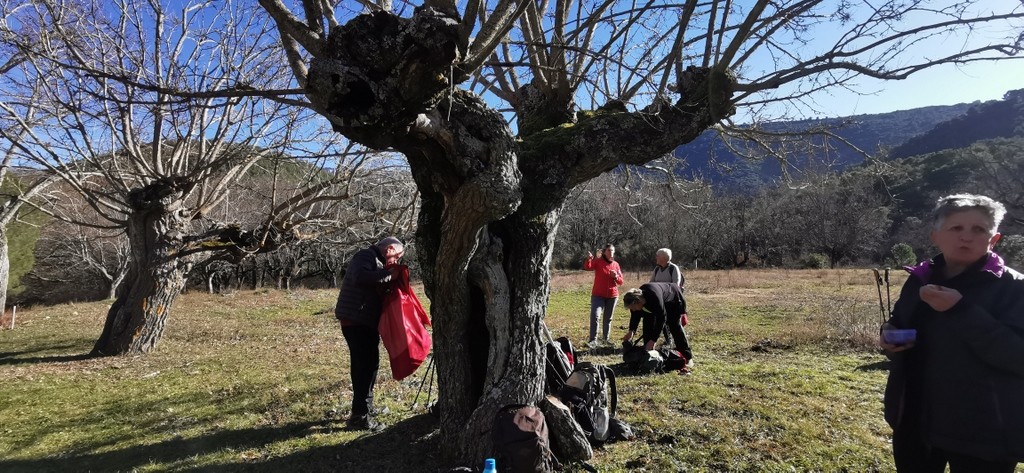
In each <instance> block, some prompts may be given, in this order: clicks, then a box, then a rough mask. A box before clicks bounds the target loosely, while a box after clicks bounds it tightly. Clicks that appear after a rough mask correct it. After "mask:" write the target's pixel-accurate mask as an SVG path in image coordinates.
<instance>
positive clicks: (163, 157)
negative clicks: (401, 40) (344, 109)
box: [0, 0, 413, 355]
mask: <svg viewBox="0 0 1024 473" xmlns="http://www.w3.org/2000/svg"><path fill="white" fill-rule="evenodd" d="M165 4H166V2H152V1H145V0H138V1H135V0H125V1H120V2H115V3H113V4H111V3H110V2H106V1H100V0H75V1H60V0H30V1H23V2H16V3H10V2H4V4H3V5H2V6H3V7H4V8H3V11H5V12H10V14H9V15H8V16H7V18H6V19H7V21H5V22H3V23H2V24H0V33H2V34H0V38H2V39H3V41H4V44H3V47H4V48H8V49H10V50H12V51H15V52H16V53H17V54H18V55H20V56H19V57H22V58H23V60H22V61H21V62H20V63H19V66H18V72H17V73H16V74H8V75H7V77H5V78H8V79H11V80H7V81H6V82H5V83H4V84H3V85H4V87H0V102H2V104H3V107H2V109H3V110H4V111H5V115H4V117H3V118H4V119H5V120H6V121H7V122H9V123H12V124H13V126H12V127H11V128H5V129H4V130H3V137H4V138H5V139H6V140H7V141H8V142H9V143H11V146H12V147H13V149H14V150H15V155H16V158H15V159H16V160H17V162H18V163H24V164H25V165H28V166H33V167H36V168H39V169H45V170H46V171H48V172H49V173H50V174H51V175H54V176H57V177H58V178H59V179H61V180H62V181H63V182H64V184H65V185H66V186H68V187H70V188H71V189H74V190H75V191H76V192H77V194H78V195H79V196H80V197H81V198H82V199H83V201H84V202H85V203H87V204H88V205H89V206H90V207H92V209H93V210H94V211H95V212H96V213H98V214H99V215H100V217H101V218H102V219H104V220H105V224H106V225H107V226H109V227H112V228H120V229H123V230H124V232H125V234H126V235H127V238H128V241H129V248H130V250H131V252H130V255H129V272H128V276H127V278H126V279H125V280H124V283H123V284H122V285H121V287H120V288H119V289H118V291H117V297H116V299H115V301H114V302H113V304H112V305H111V307H110V309H109V311H108V314H107V319H106V323H105V326H104V330H103V333H102V334H101V335H100V338H99V340H97V342H96V345H95V347H94V348H93V353H94V354H97V355H112V354H125V353H145V352H148V351H150V350H151V349H153V347H154V346H155V345H156V344H157V342H158V341H159V340H160V338H161V336H162V334H163V329H164V326H165V323H166V321H167V319H168V316H169V314H170V313H171V308H172V304H173V302H174V300H175V298H176V297H177V295H178V294H179V293H180V292H181V290H182V289H183V287H184V285H185V281H186V277H187V274H188V272H189V270H190V269H191V268H192V267H193V265H194V264H196V263H197V262H200V261H202V260H205V259H207V258H209V257H210V255H211V253H213V254H215V255H216V256H215V257H227V258H232V259H236V260H237V259H240V258H244V257H246V256H247V255H251V254H254V253H258V252H263V251H271V250H273V249H274V248H276V247H277V246H278V245H280V244H281V242H283V241H288V240H291V239H297V238H302V237H303V235H305V234H306V231H307V230H306V229H307V227H308V226H310V225H313V224H316V223H317V222H319V220H318V218H317V217H318V215H319V214H320V212H321V210H323V209H324V208H329V207H330V205H329V204H327V203H328V202H331V201H339V200H345V199H350V198H352V196H353V195H357V194H358V192H359V191H357V190H355V188H354V187H353V186H351V183H352V182H355V181H357V180H360V179H362V178H363V177H365V176H367V175H372V174H375V173H377V172H381V171H382V170H386V169H388V168H391V167H394V164H393V160H392V159H390V158H388V157H387V156H383V155H380V154H367V153H362V152H349V151H351V150H350V149H349V148H348V147H347V146H345V145H344V144H339V143H338V142H337V140H330V141H325V140H322V139H321V138H322V137H324V136H327V135H329V134H330V132H329V131H327V130H324V129H320V127H322V125H323V121H322V120H320V119H319V117H317V116H316V115H315V114H314V113H313V112H311V111H310V110H308V109H307V108H305V107H302V106H296V104H295V103H294V101H291V100H288V99H276V100H259V99H258V98H257V96H266V97H272V98H276V97H278V96H279V95H280V94H281V93H282V90H283V93H287V92H289V89H288V88H287V87H288V86H289V82H290V81H291V80H292V79H291V74H290V72H289V70H288V66H287V61H286V60H285V58H284V53H283V51H282V50H281V48H279V47H276V45H277V43H278V39H277V36H276V32H275V29H274V28H273V25H272V24H271V22H270V21H269V19H268V18H267V17H266V16H265V15H259V14H256V13H257V12H258V7H257V6H256V5H255V4H249V8H248V9H245V8H240V6H239V5H237V4H236V3H235V2H231V1H224V2H208V1H199V2H184V3H180V4H178V5H176V6H169V5H165ZM11 5H16V8H13V9H8V8H7V7H8V6H11ZM23 78H25V79H34V78H43V79H45V80H43V81H42V82H41V85H40V88H39V93H38V94H36V95H35V97H36V100H35V101H34V102H32V103H31V105H33V106H36V107H39V108H40V109H42V111H43V116H45V117H46V118H47V119H46V120H44V121H42V122H26V121H24V120H19V117H20V116H22V115H23V113H22V110H23V109H24V107H26V106H27V105H26V104H25V103H23V102H21V101H17V100H15V99H17V98H18V97H20V96H22V95H25V94H24V93H22V92H21V91H22V89H23V88H24V87H23V86H22V85H21V83H22V82H25V83H37V82H32V81H30V80H22V79H23ZM211 91H213V92H211ZM318 124H319V125H320V126H318ZM356 151H358V150H356ZM296 159H297V160H300V161H302V162H303V163H304V164H303V165H300V166H285V167H290V168H293V169H295V168H297V169H298V175H297V176H293V177H292V178H291V179H289V180H288V182H289V183H294V182H299V183H301V185H289V187H288V191H287V192H284V190H283V188H281V187H280V186H276V185H275V186H274V187H273V189H272V190H273V192H270V193H268V196H269V197H268V199H267V200H266V201H265V202H264V203H263V204H264V205H263V211H262V212H260V213H258V215H259V219H258V224H256V225H250V226H243V225H242V223H243V222H241V221H240V217H241V216H240V215H238V214H233V213H231V212H219V211H218V210H219V209H223V208H224V206H225V205H226V203H227V202H228V201H229V200H230V199H229V198H230V196H231V195H232V184H233V183H235V182H237V181H238V180H239V179H240V178H241V177H243V176H247V175H249V174H250V173H252V172H255V171H256V170H257V168H258V166H259V165H260V163H266V162H275V161H277V162H282V161H289V162H290V161H293V160H296ZM275 168H276V169H279V170H280V169H281V167H280V166H278V167H275ZM268 180H270V181H272V182H274V183H275V184H276V183H280V182H284V181H282V180H280V179H276V178H275V177H274V176H270V178H269V179H268ZM377 184H379V183H377ZM412 199H413V196H412V193H409V194H408V200H412ZM407 206H408V204H404V205H402V206H400V207H399V210H401V209H404V208H406V207H407ZM249 215H251V214H249Z"/></svg>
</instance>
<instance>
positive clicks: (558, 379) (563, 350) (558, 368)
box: [544, 337, 578, 395]
mask: <svg viewBox="0 0 1024 473" xmlns="http://www.w3.org/2000/svg"><path fill="white" fill-rule="evenodd" d="M577 359H578V358H577V357H576V350H575V349H574V348H573V347H572V343H570V342H569V339H568V338H565V337H558V338H556V339H555V340H554V341H552V342H551V343H548V344H547V345H545V347H544V392H546V393H548V394H556V395H557V394H558V391H560V390H561V389H562V386H565V380H567V379H569V375H570V374H572V369H573V366H574V365H575V364H576V360H577Z"/></svg>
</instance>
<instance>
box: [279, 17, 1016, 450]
mask: <svg viewBox="0 0 1024 473" xmlns="http://www.w3.org/2000/svg"><path fill="white" fill-rule="evenodd" d="M971 3H972V2H960V3H955V4H951V3H944V4H942V5H939V6H933V5H931V4H925V3H924V2H895V1H893V2H883V4H882V5H875V6H874V7H873V8H858V7H856V6H855V5H854V4H852V3H848V2H840V3H838V4H837V3H834V2H823V1H810V0H793V1H783V2H769V1H758V2H754V3H753V4H750V3H742V4H741V2H732V1H730V0H724V1H719V0H713V1H705V2H698V1H696V0H688V1H685V2H679V3H668V2H657V1H651V2H646V3H644V4H637V3H631V2H614V1H599V2H570V1H557V2H551V3H548V2H541V3H538V2H529V1H523V2H506V1H498V2H490V3H489V2H482V1H470V2H468V3H466V4H465V5H464V6H463V7H461V8H460V6H459V4H457V3H456V2H452V1H436V0H430V1H426V2H423V3H422V4H420V5H416V6H415V8H411V7H413V6H414V5H410V4H407V3H392V2H384V1H381V2H369V1H367V2H363V3H362V6H363V7H364V8H365V10H366V11H367V12H369V13H367V14H363V15H356V14H357V13H360V12H356V11H352V10H347V9H342V8H341V7H340V6H339V9H332V5H333V3H332V2H324V1H321V0H304V1H303V2H302V6H303V12H302V13H303V16H301V17H300V16H298V15H296V14H295V13H293V12H291V11H290V10H289V9H288V8H287V7H286V6H285V4H284V3H283V2H281V1H280V0H260V4H261V5H263V7H264V8H265V9H266V10H267V12H268V13H269V14H270V15H271V16H272V17H273V18H274V20H275V21H276V23H277V27H278V29H279V30H280V32H281V36H282V44H283V45H284V47H285V49H286V51H287V52H288V57H289V60H290V64H291V66H292V70H293V72H294V73H295V76H296V79H297V81H298V84H299V85H300V86H301V87H303V88H304V89H305V92H306V95H307V97H308V98H309V99H310V101H311V102H312V104H313V107H314V108H315V109H316V110H317V111H318V112H320V113H321V114H323V115H324V116H326V117H327V118H328V119H329V120H330V121H331V123H332V124H333V126H334V129H335V130H337V131H338V132H339V133H341V134H343V135H345V136H346V137H348V138H349V139H352V140H354V141H357V142H360V143H363V144H366V145H367V146H369V147H371V148H375V149H390V150H396V151H399V152H401V153H402V154H404V155H405V156H406V158H407V159H408V160H409V163H410V166H411V168H412V172H413V176H414V178H415V179H416V183H417V186H418V187H419V190H420V194H421V196H422V199H423V207H422V210H421V213H420V220H419V223H420V225H419V227H418V230H417V243H418V248H419V250H421V252H420V259H421V263H422V267H423V269H424V281H425V284H426V288H427V291H428V294H429V295H430V296H431V298H432V304H431V307H432V314H433V318H434V327H435V330H436V333H437V334H438V336H437V338H436V345H435V353H436V355H437V358H436V359H437V363H438V373H439V387H440V393H441V395H440V400H439V402H440V407H441V416H442V421H441V422H442V425H441V432H442V438H443V441H442V445H445V446H447V447H449V452H448V453H450V454H452V455H453V458H456V459H458V460H461V461H464V462H470V461H475V460H478V459H479V458H480V457H481V456H482V455H483V454H484V452H486V451H487V450H488V449H489V445H487V442H486V440H485V441H483V442H481V441H480V439H486V438H487V436H486V435H484V434H485V432H486V431H487V430H488V429H490V421H491V419H492V417H493V413H494V412H495V410H496V409H497V408H499V407H500V406H502V405H505V404H513V403H527V402H531V401H535V400H537V399H539V398H540V396H541V393H542V386H541V384H542V379H543V376H542V368H543V363H542V358H541V349H540V348H541V337H540V335H539V334H540V332H541V325H542V324H543V318H544V312H545V306H546V303H547V298H548V281H549V273H548V262H549V260H550V258H551V248H552V241H553V235H554V232H555V231H556V229H557V227H558V222H559V211H560V208H561V207H562V204H563V202H565V200H566V198H567V197H568V196H569V194H570V191H571V189H573V188H574V187H575V186H577V185H579V184H581V183H584V182H587V181H588V180H590V179H592V178H594V177H596V176H598V175H600V174H601V173H603V172H606V171H608V170H611V169H614V168H615V167H617V166H618V165H620V164H624V163H628V164H641V163H645V162H648V161H650V160H652V159H654V158H656V157H659V156H662V155H664V154H666V153H668V152H669V151H671V150H672V149H674V148H675V147H677V146H679V145H680V144H683V143H687V142H689V141H691V140H693V139H695V138H696V137H697V136H698V135H699V134H700V133H701V132H703V131H705V130H707V129H709V128H711V127H714V126H716V124H718V123H722V122H725V123H728V120H729V117H730V116H731V115H733V114H734V113H735V110H736V107H739V106H743V107H746V109H747V110H756V109H758V108H762V107H766V106H768V105H770V104H773V103H776V102H787V103H796V104H800V103H801V102H803V101H806V100H807V99H808V98H809V97H810V95H809V94H811V93H813V92H815V91H819V90H823V89H826V88H829V87H836V86H839V87H844V86H850V85H851V84H852V82H853V80H855V79H856V78H858V77H863V76H869V77H876V78H881V79H900V78H903V77H906V76H908V75H910V74H912V73H914V72H916V71H918V70H921V69H924V68H927V67H931V66H933V65H936V64H942V63H950V62H957V63H967V62H972V61H982V60H994V59H997V58H1004V57H1007V55H1010V54H1013V53H1015V52H1017V51H1019V50H1020V49H1021V45H1020V41H1019V38H1018V36H1017V34H1018V32H1019V27H1020V18H1021V16H1022V14H1024V13H1022V12H1021V8H1020V6H1016V7H1014V6H1013V5H1010V6H1003V7H1002V10H1003V11H1001V12H998V13H982V14H978V13H977V12H976V11H975V10H973V9H971V8H970V7H971ZM1014 8H1016V9H1015V10H1014ZM911 22H913V23H912V24H911ZM990 24H995V25H1000V26H1004V27H1005V26H1010V27H1011V28H1013V29H1014V31H1013V32H1012V34H1011V35H1009V37H995V38H984V39H983V40H981V41H980V42H977V41H975V39H974V38H973V36H972V37H971V38H970V40H969V41H965V44H969V45H970V46H968V47H966V48H964V49H963V50H959V51H955V52H953V53H950V54H939V55H935V54H932V55H929V56H922V55H915V54H914V51H913V50H914V48H917V47H918V46H925V47H927V42H928V41H929V38H936V37H940V36H942V35H947V34H957V35H968V36H970V35H972V34H974V33H977V32H980V31H982V30H985V31H990V30H987V29H986V28H985V26H986V25H990ZM826 32H827V33H828V35H827V36H826V35H825V33H826ZM814 37H816V41H814V42H811V38H814ZM758 66H760V67H758ZM466 89H469V90H474V91H476V92H478V93H479V94H483V95H484V96H486V97H487V100H484V99H483V98H481V95H478V94H474V93H471V92H470V91H468V90H466ZM492 104H493V105H492ZM503 112H507V113H509V114H510V115H511V116H512V117H513V118H514V120H515V124H516V132H513V131H512V129H511V128H510V127H509V126H508V125H507V124H506V121H505V115H503V114H502V113H503ZM513 295H514V296H513ZM481 309H483V310H481ZM481 339H484V340H486V343H479V340H481ZM485 356H486V357H487V360H488V361H487V363H486V364H484V363H476V362H474V361H473V360H479V359H481V358H483V357H485Z"/></svg>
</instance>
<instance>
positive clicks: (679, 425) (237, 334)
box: [0, 270, 892, 472]
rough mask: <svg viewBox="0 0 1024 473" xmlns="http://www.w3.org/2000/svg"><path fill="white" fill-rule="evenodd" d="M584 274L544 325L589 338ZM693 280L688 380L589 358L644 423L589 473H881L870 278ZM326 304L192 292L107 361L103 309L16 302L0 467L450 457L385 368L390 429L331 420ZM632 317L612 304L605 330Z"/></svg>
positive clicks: (342, 404)
mask: <svg viewBox="0 0 1024 473" xmlns="http://www.w3.org/2000/svg"><path fill="white" fill-rule="evenodd" d="M590 277H592V275H591V274H589V273H560V274H559V275H557V277H556V279H555V281H554V282H553V292H552V295H551V302H550V306H549V317H548V324H549V326H550V328H551V330H552V332H554V333H555V334H556V336H557V335H567V336H569V337H570V338H571V339H572V340H573V341H574V342H576V343H578V344H582V342H584V341H585V340H586V335H587V333H586V332H587V330H588V324H589V322H588V316H587V311H588V308H589V300H590V297H589V289H590V285H589V279H588V278H590ZM687 281H688V288H687V295H688V303H689V314H690V320H691V325H690V326H689V327H688V332H689V333H690V335H691V341H692V345H693V347H694V353H695V358H696V362H697V365H696V370H695V374H694V375H693V376H689V377H684V376H679V375H676V374H664V375H647V376H631V375H629V374H628V373H626V372H625V371H624V370H623V367H621V366H619V361H620V359H619V356H618V355H614V354H609V355H602V356H593V357H590V356H588V355H586V354H584V357H586V358H588V359H591V360H594V361H597V362H600V363H605V364H609V365H611V366H613V368H614V369H616V371H617V372H618V373H619V374H620V376H619V391H620V392H619V399H620V417H621V418H622V419H624V420H625V421H626V422H627V423H629V424H630V425H631V426H632V427H633V429H634V431H635V432H636V433H637V434H638V438H637V439H636V440H634V441H629V442H617V443H610V444H607V445H605V446H604V447H603V448H600V449H597V450H596V452H595V457H594V459H593V460H592V462H591V463H592V464H593V465H594V466H596V467H597V468H598V469H599V470H600V471H613V472H615V471H751V472H755V471H756V472H773V471H851V472H853V471H856V472H861V471H891V470H892V464H891V458H890V453H889V443H888V437H889V434H890V432H889V429H888V427H887V426H886V425H885V423H884V422H883V420H882V414H881V398H882V389H883V385H884V380H885V375H886V372H885V371H884V369H879V367H881V366H883V363H882V362H883V360H884V358H883V357H882V356H881V355H878V354H877V353H876V352H875V351H874V349H873V348H872V347H871V346H870V343H869V342H870V341H869V340H868V339H870V336H868V335H865V333H868V334H872V333H873V332H874V330H875V328H876V327H877V325H876V324H877V317H878V305H877V304H878V302H877V295H876V293H875V292H874V291H875V289H874V286H873V285H872V282H871V278H870V276H869V272H868V271H863V270H861V271H852V270H846V271H818V270H814V271H719V272H708V271H702V272H690V273H688V274H687ZM639 283H640V281H639V280H638V279H633V280H630V281H627V284H626V287H627V288H628V287H631V286H636V285H639ZM335 297H336V294H335V293H334V292H333V291H306V290H299V291H295V292H293V293H284V292H279V291H265V290H264V291H258V292H253V291H242V292H238V293H236V294H233V295H228V296H221V295H207V294H201V293H190V294H186V295H184V296H182V297H181V298H180V299H179V301H178V303H177V304H176V306H175V307H174V312H173V315H172V318H171V319H170V321H169V322H168V327H167V329H166V332H165V336H164V338H163V340H162V341H161V343H160V345H159V346H158V347H157V350H156V351H155V352H154V353H152V354H150V355H147V356H142V357H115V358H101V359H85V358H83V357H81V356H80V355H81V354H83V353H87V352H88V351H89V350H90V348H91V347H92V343H93V342H94V341H95V339H96V338H97V337H98V336H99V332H100V331H101V329H102V325H103V317H104V314H105V310H106V305H105V304H103V303H89V304H74V305H71V304H68V305H59V306H48V307H35V308H19V311H18V319H17V320H18V322H19V326H18V327H17V328H16V329H15V330H13V331H12V330H4V331H2V332H0V346H2V347H3V348H2V349H0V375H2V376H3V379H4V382H3V383H2V384H0V436H2V438H3V441H0V470H2V471H5V472H20V471H24V472H39V471H90V470H91V471H133V470H135V471H196V470H200V471H201V470H210V471H214V470H215V471H225V470H227V471H374V472H376V471H438V470H439V469H441V468H443V467H444V465H442V464H441V462H440V459H439V458H438V454H437V452H438V450H439V446H438V444H437V437H436V432H435V423H434V422H433V420H432V418H431V417H430V416H428V415H427V414H426V413H425V409H424V407H423V405H424V401H425V394H426V393H425V392H424V393H421V396H420V399H419V404H418V405H416V406H413V405H412V404H413V399H414V397H415V395H416V393H417V390H418V389H419V388H420V386H421V384H420V383H421V381H422V374H423V370H421V371H420V372H418V373H417V374H416V375H414V376H413V377H410V378H407V379H406V380H404V381H402V382H396V381H394V380H392V379H390V376H389V374H390V373H389V371H388V367H387V362H386V361H383V362H382V370H381V377H380V381H379V383H378V388H377V399H378V402H379V403H380V404H382V405H384V406H387V407H388V408H389V409H390V413H387V414H384V415H383V416H382V420H383V421H384V423H385V424H386V425H387V429H386V430H384V431H383V432H381V433H379V434H376V435H366V434H364V433H360V432H348V431H345V430H343V428H342V427H343V425H344V419H345V418H346V417H347V414H348V412H347V411H348V408H349V399H350V397H351V391H350V388H349V386H348V371H347V365H348V359H347V358H348V355H347V349H346V348H345V344H344V340H343V338H342V337H341V331H340V330H339V328H338V326H337V323H336V321H335V320H334V318H333V315H332V311H331V310H330V309H331V308H332V306H333V303H334V299H335ZM627 320H628V317H627V316H626V312H625V311H624V310H622V309H621V308H619V309H618V310H617V311H616V317H615V321H614V322H613V328H614V336H616V337H618V336H621V334H622V332H623V331H624V326H625V324H626V321H627ZM866 340H867V341H866ZM755 347H757V348H756V349H755ZM435 389H436V388H435ZM424 391H426V388H425V387H424ZM435 397H436V393H435ZM568 471H581V470H580V469H579V467H578V466H570V467H569V468H568Z"/></svg>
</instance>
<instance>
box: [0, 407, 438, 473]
mask: <svg viewBox="0 0 1024 473" xmlns="http://www.w3.org/2000/svg"><path fill="white" fill-rule="evenodd" d="M436 424H437V420H436V419H435V418H433V417H431V416H429V415H426V414H423V415H419V416H415V417H412V418H409V419H405V420H402V421H401V422H398V423H397V424H395V425H391V426H388V427H387V428H386V429H385V430H383V431H381V432H379V433H377V434H373V435H370V434H368V433H367V434H366V435H363V436H361V437H358V438H356V439H355V440H352V441H350V442H347V443H339V444H336V445H329V446H316V447H311V448H306V449H299V450H296V451H294V453H290V454H288V455H285V456H282V457H273V456H271V455H272V454H268V453H267V450H272V449H273V444H275V443H277V442H283V441H288V440H294V439H301V438H303V437H306V436H310V435H315V434H330V433H332V432H335V431H338V430H341V429H342V425H343V424H342V423H337V422H331V421H322V422H299V423H291V424H284V425H279V426H272V427H258V428H251V429H241V430H225V431H220V432H214V433H210V434H207V435H203V436H200V437H195V438H187V439H184V438H176V439H171V440H167V441H163V442H159V443H155V444H149V445H137V446H132V447H128V448H124V449H120V450H113V451H108V452H100V453H82V454H70V455H65V456H62V457H60V458H41V459H32V460H0V471H4V472H8V473H14V472H26V473H27V472H49V471H53V472H57V471H131V470H135V469H138V468H141V467H146V466H149V467H154V466H155V467H157V468H160V469H164V468H170V469H173V470H177V471H267V472H270V471H273V472H279V471H309V472H319V471H323V472H328V471H331V472H333V471H374V472H377V471H381V472H384V471H436V470H437V469H438V466H437V465H439V460H438V459H439V458H440V455H439V453H438V450H439V448H438V445H437V442H436V440H435V439H436V437H435V436H432V435H431V434H432V433H433V432H434V430H435V428H436ZM254 450H255V451H258V452H259V453H258V454H257V457H256V458H251V459H246V458H239V457H241V453H240V452H243V451H254ZM224 451H231V452H236V453H234V456H235V457H236V458H238V461H237V462H235V463H221V464H214V465H202V466H194V465H191V463H192V460H191V459H197V460H199V461H202V460H203V459H202V457H203V456H204V455H211V454H216V453H218V452H224ZM258 455H263V457H259V456H258Z"/></svg>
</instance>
